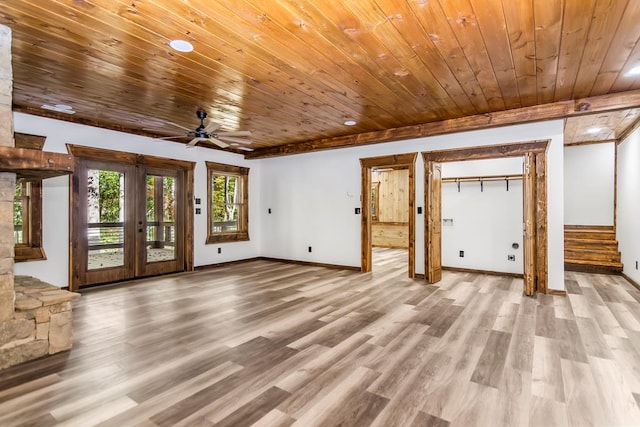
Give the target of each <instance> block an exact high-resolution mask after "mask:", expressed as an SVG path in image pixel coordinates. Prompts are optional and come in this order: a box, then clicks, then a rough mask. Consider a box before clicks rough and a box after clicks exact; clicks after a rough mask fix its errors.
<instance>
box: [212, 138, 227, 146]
mask: <svg viewBox="0 0 640 427" xmlns="http://www.w3.org/2000/svg"><path fill="white" fill-rule="evenodd" d="M209 141H211V142H212V143H214V144H216V145H217V146H218V147H220V148H227V147H228V146H229V144H227V143H226V142H224V141H220V139H218V138H211V139H210V140H209Z"/></svg>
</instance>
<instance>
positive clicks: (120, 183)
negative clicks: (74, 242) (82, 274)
mask: <svg viewBox="0 0 640 427" xmlns="http://www.w3.org/2000/svg"><path fill="white" fill-rule="evenodd" d="M124 176H125V175H124V173H123V172H118V171H112V170H99V169H88V170H87V183H86V185H87V200H86V203H87V205H86V209H87V266H86V268H87V270H88V271H90V270H97V269H102V268H113V267H122V266H124V264H125V256H124V248H125V243H127V242H125V232H124V221H125V218H124V211H125V190H124Z"/></svg>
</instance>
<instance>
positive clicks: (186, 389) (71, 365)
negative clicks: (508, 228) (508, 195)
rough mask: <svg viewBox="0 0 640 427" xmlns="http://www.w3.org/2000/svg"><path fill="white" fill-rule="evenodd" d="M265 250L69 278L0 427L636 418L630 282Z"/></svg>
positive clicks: (389, 252)
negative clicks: (68, 303) (328, 260)
mask: <svg viewBox="0 0 640 427" xmlns="http://www.w3.org/2000/svg"><path fill="white" fill-rule="evenodd" d="M373 255H374V269H373V271H372V272H371V273H366V274H362V273H359V272H355V271H350V270H335V269H326V268H322V267H318V266H303V265H296V264H287V263H283V262H273V261H266V260H256V261H250V262H246V263H243V264H234V265H228V266H223V267H220V268H217V269H211V270H203V271H198V272H194V273H185V274H177V275H171V276H165V277H157V278H147V279H142V280H137V281H135V282H132V283H126V284H118V285H111V286H107V287H103V288H95V289H90V290H86V291H83V295H82V298H80V299H79V300H78V301H76V302H75V303H74V336H75V343H74V348H73V349H72V350H71V351H70V352H66V353H61V354H57V355H54V356H52V357H49V358H45V359H42V360H36V361H32V362H28V363H25V364H23V365H19V366H15V367H12V368H9V369H7V370H4V371H1V372H0V425H1V426H2V427H5V426H6V427H13V426H29V425H34V426H50V425H82V426H93V425H101V426H109V427H123V426H128V425H136V426H142V427H145V426H148V427H158V426H172V427H173V426H213V425H238V426H242V425H250V424H253V425H256V426H290V425H293V424H296V425H304V426H310V425H311V426H313V425H323V426H338V425H342V426H365V425H371V426H377V427H392V426H402V427H405V426H410V425H436V426H440V425H442V426H448V425H452V426H455V425H460V426H462V425H464V426H468V425H488V426H492V427H494V426H496V427H501V426H509V427H510V426H532V427H537V426H545V427H546V426H548V425H549V426H551V425H553V426H563V425H571V426H583V425H640V291H638V290H637V289H635V288H634V287H632V286H631V285H630V284H629V283H628V282H626V280H624V278H622V277H620V276H607V275H599V274H595V275H594V274H589V273H579V272H567V273H566V275H565V278H566V280H565V283H566V289H567V292H568V295H567V296H566V297H563V296H556V295H553V296H552V295H543V294H539V295H537V296H536V297H533V298H531V297H526V296H523V293H522V289H523V283H522V279H520V278H513V277H499V276H490V275H483V274H476V273H458V272H451V271H445V272H444V273H443V278H442V281H441V282H439V283H437V284H431V285H429V284H426V283H425V282H424V281H423V280H420V279H410V278H408V277H407V271H406V251H404V250H396V249H384V250H377V249H376V250H374V253H373Z"/></svg>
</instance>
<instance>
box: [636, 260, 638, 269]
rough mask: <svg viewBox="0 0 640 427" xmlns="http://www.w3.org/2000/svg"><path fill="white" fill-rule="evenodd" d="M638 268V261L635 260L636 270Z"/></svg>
mask: <svg viewBox="0 0 640 427" xmlns="http://www.w3.org/2000/svg"><path fill="white" fill-rule="evenodd" d="M637 269H638V261H636V270H637Z"/></svg>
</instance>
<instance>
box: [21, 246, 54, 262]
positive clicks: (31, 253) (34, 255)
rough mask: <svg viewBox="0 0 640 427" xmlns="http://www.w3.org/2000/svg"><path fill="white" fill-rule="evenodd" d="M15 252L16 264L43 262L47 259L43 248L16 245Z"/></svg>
mask: <svg viewBox="0 0 640 427" xmlns="http://www.w3.org/2000/svg"><path fill="white" fill-rule="evenodd" d="M14 252H15V257H14V261H15V262H27V261H43V260H46V259H47V255H46V254H45V253H44V248H41V247H30V246H22V245H20V246H18V245H16V246H15V249H14Z"/></svg>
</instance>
